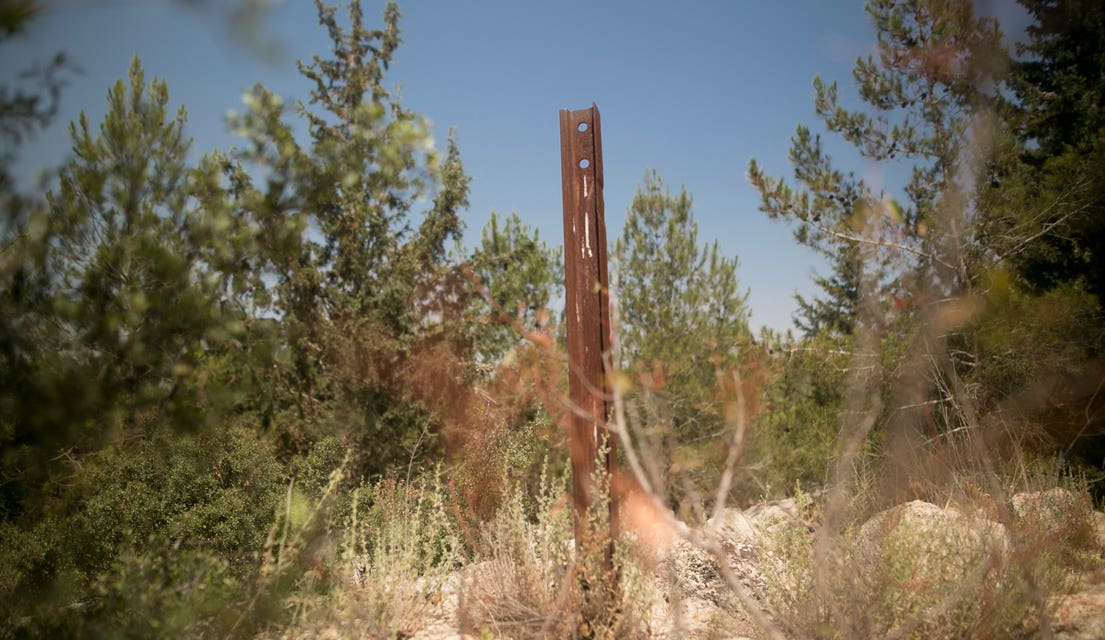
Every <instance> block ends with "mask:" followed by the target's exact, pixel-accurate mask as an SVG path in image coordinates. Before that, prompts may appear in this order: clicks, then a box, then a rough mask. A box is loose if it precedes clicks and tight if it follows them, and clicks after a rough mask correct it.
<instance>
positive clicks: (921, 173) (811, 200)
mask: <svg viewBox="0 0 1105 640" xmlns="http://www.w3.org/2000/svg"><path fill="white" fill-rule="evenodd" d="M867 12H868V14H869V15H870V16H871V19H872V21H873V23H874V25H875V30H876V35H877V38H878V51H877V53H876V54H869V55H867V56H866V57H863V58H860V59H858V60H857V61H856V66H855V68H854V70H853V74H852V75H853V78H854V80H855V82H856V84H857V87H858V91H859V97H860V98H861V99H862V101H863V102H864V103H865V104H866V106H867V108H868V109H867V110H854V111H853V110H849V109H847V108H845V107H844V106H842V105H841V102H840V94H839V89H838V86H837V84H836V83H835V82H833V83H831V84H825V83H824V82H822V81H821V79H820V78H815V79H814V92H815V107H816V111H817V114H818V115H819V116H820V117H821V119H822V122H823V123H824V125H825V128H826V129H827V130H828V131H829V132H831V133H835V134H838V135H840V136H841V137H842V138H843V139H844V140H846V141H848V142H849V143H851V144H852V145H854V146H855V147H856V149H857V151H858V152H859V153H860V155H861V156H862V157H863V158H865V159H866V160H868V161H870V162H909V163H910V164H911V165H912V167H913V175H912V178H911V179H910V181H909V183H908V184H906V185H905V186H904V189H903V193H904V195H905V198H906V200H907V203H906V204H905V206H903V205H902V204H900V203H899V202H898V199H897V198H896V197H894V196H892V195H890V194H886V193H883V192H875V191H874V190H873V189H872V188H871V187H870V186H869V185H868V184H866V183H865V182H864V181H863V180H862V179H860V178H858V177H857V176H855V175H854V174H853V173H844V172H842V171H840V170H839V169H837V168H836V166H835V163H834V161H833V159H832V158H831V157H830V156H829V155H828V154H826V153H825V152H824V149H823V145H822V143H821V137H820V136H819V135H814V134H813V133H812V132H811V131H810V130H809V128H808V127H806V126H802V125H800V126H799V127H798V129H797V132H796V133H795V135H794V137H793V138H792V139H791V151H790V159H791V162H792V163H793V165H794V177H795V179H796V181H797V182H798V184H799V185H800V186H799V187H797V188H796V187H792V186H790V185H789V184H787V183H786V182H785V181H784V180H781V179H774V178H770V177H768V176H766V175H765V174H764V173H763V171H762V170H761V169H760V167H759V166H758V165H757V164H756V162H755V161H754V160H753V161H752V163H751V164H750V167H749V177H750V179H751V181H752V183H753V185H754V186H755V187H756V188H757V189H758V190H759V191H760V193H761V195H762V197H763V201H762V205H761V209H762V210H763V211H764V212H765V213H766V214H768V215H769V216H770V217H772V218H782V219H787V220H792V221H794V222H797V223H798V224H797V227H796V230H795V238H796V239H797V240H798V241H799V242H800V243H802V244H806V245H808V246H810V247H812V248H814V249H815V250H817V251H820V252H822V253H825V254H826V255H828V256H830V257H831V258H833V261H834V263H835V264H834V269H835V270H836V275H835V277H834V278H828V279H826V280H825V281H824V282H825V283H826V284H828V283H832V282H834V281H838V282H839V283H848V285H847V286H844V287H841V288H839V290H838V291H837V292H834V293H831V294H830V297H829V298H828V299H827V300H826V302H827V303H828V304H830V305H832V306H835V307H837V308H839V309H842V310H849V309H853V308H854V306H855V301H854V300H849V299H848V297H847V296H849V295H851V294H849V293H847V292H848V291H850V290H852V289H854V288H855V284H856V282H857V281H858V282H863V283H865V286H866V287H868V288H869V289H868V290H869V292H870V294H872V295H871V299H872V300H874V299H882V300H884V301H887V302H889V301H891V300H893V299H894V297H895V296H897V297H899V298H901V297H902V296H906V295H908V294H909V293H910V291H909V289H910V288H912V287H913V286H914V283H915V282H916V280H918V279H919V280H924V281H926V282H928V283H930V285H931V286H933V287H936V288H937V289H940V290H942V291H943V293H944V294H948V293H951V292H953V291H960V290H962V289H963V288H967V289H969V288H970V287H971V286H972V282H973V280H974V278H975V277H976V275H977V272H976V271H975V270H974V267H973V261H976V260H977V257H978V256H976V255H974V254H973V253H972V251H971V247H972V243H973V242H974V241H975V239H976V238H975V236H974V235H973V233H974V229H975V227H974V225H973V223H974V222H975V221H974V220H973V218H972V216H973V211H972V208H971V207H970V206H969V197H968V196H967V195H966V194H965V193H964V191H963V188H962V184H961V181H960V178H961V177H963V176H962V175H961V172H964V171H970V170H971V167H970V166H968V165H967V164H965V162H969V161H971V156H970V155H969V154H963V153H962V152H963V150H964V149H971V148H972V141H971V138H970V136H971V135H972V133H971V125H972V117H973V116H974V115H975V114H981V113H985V112H986V111H987V110H988V109H991V108H994V106H995V105H996V103H997V100H998V94H997V91H996V86H997V84H996V83H997V82H998V80H999V79H1000V71H1001V69H1002V67H1003V64H1004V61H1005V59H1006V56H1005V53H1004V50H1003V48H1002V46H1001V37H1000V32H999V31H998V28H997V24H996V23H995V22H994V21H993V20H990V19H986V18H976V17H975V16H974V14H973V10H972V6H971V3H970V2H965V1H962V0H876V1H873V2H869V3H868V5H867ZM845 256H848V257H845ZM857 261H858V263H857ZM860 269H862V270H860ZM857 273H858V274H859V278H858V280H857V278H856V275H857ZM907 273H908V274H911V275H910V277H908V278H907V279H906V280H901V279H899V278H898V275H899V274H907ZM841 294H844V297H838V296H840V295H841ZM895 311H896V309H895V307H894V305H892V304H888V303H887V304H884V305H883V307H882V311H881V313H880V319H879V320H878V321H879V322H881V323H883V322H889V320H890V319H891V318H892V317H893V316H894V315H895ZM872 319H873V318H872ZM853 324H854V323H853Z"/></svg>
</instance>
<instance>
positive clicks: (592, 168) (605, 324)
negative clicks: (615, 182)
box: [560, 104, 618, 569]
mask: <svg viewBox="0 0 1105 640" xmlns="http://www.w3.org/2000/svg"><path fill="white" fill-rule="evenodd" d="M560 168H561V178H562V183H563V188H564V281H565V298H566V299H565V306H566V315H567V330H568V394H569V398H570V401H571V404H572V408H571V410H570V411H569V412H568V429H569V435H568V437H569V446H570V448H571V457H572V498H573V501H574V503H575V513H576V518H575V537H576V548H577V549H581V548H582V547H583V545H584V544H585V542H586V540H587V539H588V537H589V536H588V535H587V531H586V518H587V512H588V509H589V508H590V506H591V503H592V499H593V496H594V492H595V490H596V489H597V488H598V487H595V486H593V479H594V478H595V477H596V475H597V476H598V477H605V478H606V479H607V480H609V478H610V474H611V473H613V471H614V468H613V467H614V464H615V458H614V442H613V439H611V438H608V437H607V431H606V420H607V418H608V417H609V415H610V406H609V402H610V401H609V397H610V394H609V388H608V385H607V376H606V372H605V371H604V362H606V358H608V357H609V355H610V346H611V333H610V331H611V327H610V299H609V289H608V285H607V273H606V221H605V218H604V212H603V201H602V137H601V128H600V123H599V109H598V107H597V106H595V105H594V104H592V105H591V108H589V109H580V110H578V111H568V110H566V109H564V110H561V111H560ZM603 446H606V447H607V450H606V454H605V456H604V459H603V460H601V461H600V460H598V455H599V451H600V450H601V449H602V447H603ZM596 463H597V464H599V465H602V466H604V467H605V468H601V469H596ZM596 471H598V474H596V473H595V472H596ZM605 484H606V489H607V490H608V489H609V482H606V483H605ZM615 507H616V505H615V504H614V500H613V497H611V499H610V531H609V537H608V538H607V540H606V541H605V542H606V544H607V568H608V569H612V568H613V555H612V553H613V542H614V540H615V539H616V537H617V533H618V522H617V512H616V508H615Z"/></svg>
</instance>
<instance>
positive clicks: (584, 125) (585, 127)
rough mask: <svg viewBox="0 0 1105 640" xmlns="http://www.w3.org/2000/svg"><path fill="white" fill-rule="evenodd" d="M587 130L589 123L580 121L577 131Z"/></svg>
mask: <svg viewBox="0 0 1105 640" xmlns="http://www.w3.org/2000/svg"><path fill="white" fill-rule="evenodd" d="M586 130H587V123H586V122H581V123H579V126H578V127H576V131H579V132H580V133H583V132H584V131H586Z"/></svg>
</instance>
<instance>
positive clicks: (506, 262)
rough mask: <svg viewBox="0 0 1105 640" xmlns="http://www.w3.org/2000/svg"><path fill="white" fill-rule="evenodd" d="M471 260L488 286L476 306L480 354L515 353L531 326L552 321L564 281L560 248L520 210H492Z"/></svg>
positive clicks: (489, 359) (492, 359)
mask: <svg viewBox="0 0 1105 640" xmlns="http://www.w3.org/2000/svg"><path fill="white" fill-rule="evenodd" d="M471 265H472V270H473V272H474V275H475V276H476V278H477V280H478V283H479V285H480V286H481V287H482V288H483V291H482V292H481V293H483V295H482V296H481V297H480V300H479V301H478V302H477V304H474V305H472V307H471V311H472V312H473V313H476V314H478V319H477V320H475V323H478V324H477V326H479V332H478V334H477V336H476V337H475V338H474V343H475V344H477V345H478V349H479V353H478V357H479V358H480V359H481V360H482V361H483V362H485V363H487V364H493V363H496V362H498V361H499V360H501V359H502V358H503V357H504V356H505V355H506V354H508V353H510V352H511V349H512V348H513V347H515V346H517V345H518V344H519V343H520V341H521V340H523V339H524V338H525V333H526V332H528V331H533V330H535V329H537V328H539V327H540V326H542V325H545V324H547V323H548V322H549V314H548V309H549V306H550V304H551V303H552V302H553V299H554V298H555V297H556V296H558V295H559V294H560V292H561V289H562V286H561V284H560V283H561V282H563V281H564V273H563V266H562V263H561V256H560V250H559V249H556V250H553V249H550V248H549V247H548V246H547V245H546V244H545V243H544V242H543V241H542V240H541V239H540V238H539V237H538V233H537V230H536V229H531V228H530V227H528V226H527V225H525V224H523V223H522V221H521V219H519V218H518V214H516V213H511V214H510V216H508V217H507V218H505V219H501V218H500V217H499V215H498V214H497V213H495V212H492V213H491V218H490V219H489V220H488V221H487V224H486V225H485V226H484V228H483V233H482V235H481V238H480V244H479V246H478V247H476V249H475V251H474V252H473V253H472V257H471Z"/></svg>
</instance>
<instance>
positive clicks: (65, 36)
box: [0, 0, 1002, 329]
mask: <svg viewBox="0 0 1105 640" xmlns="http://www.w3.org/2000/svg"><path fill="white" fill-rule="evenodd" d="M46 4H47V7H48V8H47V10H46V11H45V12H44V13H43V14H42V15H41V16H40V17H39V19H38V20H36V21H35V22H34V23H32V24H31V25H30V27H29V29H28V30H27V32H26V33H25V34H23V35H22V36H21V37H19V38H16V39H12V40H11V41H9V42H7V43H5V44H4V45H3V46H0V56H2V57H0V60H3V64H2V65H0V68H2V69H3V70H2V71H0V82H5V83H6V82H8V81H10V79H11V78H12V77H13V74H14V72H15V70H16V69H19V68H24V67H26V66H28V65H29V64H31V63H32V62H34V61H35V60H39V61H43V62H45V61H46V60H48V59H49V57H50V56H51V55H52V54H53V53H54V52H55V51H56V50H58V49H59V48H60V49H63V50H64V51H66V52H67V53H68V54H69V55H70V56H71V57H72V58H73V59H74V60H76V61H78V62H79V64H80V66H81V67H82V68H83V74H82V75H81V76H79V77H77V78H75V79H74V80H73V81H72V83H71V84H70V85H69V87H68V89H67V91H66V93H65V94H64V96H63V104H62V113H61V117H60V118H59V124H58V125H56V126H54V127H52V128H51V129H50V130H48V131H47V132H45V133H44V134H42V135H40V136H39V137H38V138H37V139H36V140H35V141H34V143H33V145H31V147H30V148H28V149H25V150H24V151H23V155H22V160H23V165H24V166H25V167H30V166H44V165H52V164H57V163H58V162H59V161H60V160H61V159H63V158H64V157H65V154H66V153H67V151H68V141H67V137H66V132H65V126H63V123H67V122H68V121H69V120H72V119H75V118H76V116H77V114H78V113H79V112H80V110H82V109H83V110H85V111H86V112H87V113H88V115H89V117H90V118H91V120H92V122H94V123H95V122H98V121H99V119H100V118H101V117H102V115H103V113H104V110H105V104H106V102H105V95H106V92H107V89H108V87H109V85H110V84H111V83H112V82H113V81H114V80H115V79H116V78H119V77H122V76H124V75H125V73H126V69H127V65H128V63H129V62H130V59H131V57H132V56H134V55H135V54H137V55H138V56H139V57H140V58H141V59H142V62H143V65H144V67H145V69H146V73H147V75H148V76H149V75H156V76H158V77H160V78H163V79H165V80H167V81H168V84H169V90H170V93H171V97H172V102H173V104H174V106H175V105H179V104H183V105H184V106H185V107H186V109H187V110H188V113H189V133H190V134H191V135H192V137H193V138H194V140H195V146H194V150H195V151H196V152H199V153H202V152H205V151H208V150H211V149H215V148H229V147H231V146H233V145H234V144H236V141H235V139H234V138H233V136H232V135H231V134H230V133H229V132H228V131H227V127H226V126H225V122H224V116H225V114H226V113H227V111H229V110H232V109H239V108H240V107H241V95H242V93H243V92H244V91H245V90H246V89H248V88H249V87H250V86H252V85H253V84H254V83H257V82H260V83H262V84H264V85H266V86H268V87H269V88H270V89H272V90H273V91H275V92H276V93H278V94H280V95H282V96H283V97H284V98H285V99H286V100H287V101H293V100H295V99H304V100H305V99H306V98H307V92H308V89H309V87H308V85H307V84H306V83H305V82H304V81H303V80H302V79H301V78H300V77H299V75H298V73H297V72H296V70H295V65H294V61H295V60H296V59H308V58H309V57H310V56H311V55H312V54H314V53H320V54H325V53H326V51H327V46H328V40H327V38H326V34H325V31H324V30H323V29H322V28H321V27H320V26H319V25H318V23H317V19H316V17H315V10H314V3H313V2H310V1H308V0H284V1H283V2H278V3H274V4H275V6H274V7H273V8H272V10H271V11H270V13H269V14H268V16H267V18H266V21H265V23H264V25H263V29H264V34H265V36H266V37H268V38H269V39H270V40H272V41H275V42H276V43H277V44H278V45H279V49H278V51H279V55H278V56H276V58H275V59H273V60H266V59H265V58H264V57H262V56H260V55H257V54H256V52H255V51H251V50H250V49H249V48H248V47H245V46H243V45H241V44H239V43H237V42H236V35H235V34H234V33H233V31H232V30H230V29H229V28H228V27H227V25H226V23H225V21H223V20H221V19H220V18H219V13H218V12H217V11H211V10H196V9H194V8H189V6H188V3H186V2H179V1H178V2H169V1H167V0H162V1H156V0H147V1H144V2H142V1H130V2H127V1H117V2H111V1H104V2H82V1H80V0H67V1H66V0H55V1H54V2H47V3H46ZM193 4H195V3H193ZM201 4H202V3H201ZM209 4H214V5H215V6H217V2H216V3H209ZM998 4H1002V3H998ZM383 5H384V3H383V2H380V1H377V0H364V2H363V6H364V9H365V14H366V16H367V17H368V18H369V22H370V24H373V25H375V24H379V22H380V20H379V16H380V15H381V12H382V9H383ZM400 9H401V11H402V13H403V19H402V21H401V27H402V29H403V40H404V44H403V46H402V47H401V48H400V49H399V51H398V53H397V59H396V61H395V64H394V65H393V66H392V69H391V71H390V73H389V75H388V80H387V83H388V85H389V86H392V87H399V88H401V92H402V96H403V101H404V103H405V104H406V105H407V106H408V107H409V108H412V109H414V110H415V111H418V112H419V113H421V114H423V115H425V116H426V117H428V118H429V119H430V120H431V121H432V122H433V123H434V128H435V135H436V137H437V139H438V140H439V144H441V143H443V142H444V139H445V137H446V135H447V132H448V129H449V128H450V127H455V128H456V131H457V135H458V139H459V143H460V147H461V153H462V158H463V161H464V164H465V168H466V170H467V171H468V173H469V175H470V176H471V177H472V194H471V198H470V202H471V207H470V209H469V210H468V212H467V215H466V220H467V225H468V232H467V235H466V243H467V244H469V245H471V244H473V243H474V242H476V241H478V239H479V233H480V229H481V228H482V226H483V224H484V222H485V221H486V220H487V218H488V216H489V215H490V213H491V211H493V210H494V211H499V212H502V213H509V212H510V211H517V213H518V214H519V216H521V218H522V219H523V220H524V221H525V222H527V223H528V224H531V225H534V226H536V227H537V228H538V229H539V230H540V234H541V237H542V239H544V240H546V241H547V242H550V243H551V244H560V242H561V239H562V233H563V231H562V226H561V225H562V222H561V215H562V214H561V193H560V158H559V153H560V145H559V128H558V127H559V120H558V111H559V110H560V109H563V108H568V109H580V108H584V107H587V106H590V104H591V103H592V102H595V103H597V104H598V106H599V109H600V110H601V112H602V126H603V129H602V137H603V161H604V170H605V177H606V182H605V187H606V189H605V200H606V212H607V226H608V228H607V234H608V236H609V237H610V238H614V237H615V236H616V235H617V234H618V233H619V232H620V230H621V226H622V222H623V220H624V217H625V210H626V208H627V206H628V205H629V202H630V200H631V198H632V196H633V192H634V190H635V189H636V186H637V184H638V183H640V181H641V179H642V176H643V175H644V172H645V170H646V169H648V168H655V169H656V170H658V171H659V173H660V175H661V176H662V178H663V179H664V181H665V182H666V183H668V184H669V185H671V186H672V188H673V189H678V188H679V186H680V185H685V186H686V188H687V189H688V191H689V192H690V193H691V194H692V195H693V196H694V199H695V214H696V217H697V219H698V221H699V225H700V231H699V239H700V240H701V241H711V240H713V239H717V240H718V241H719V242H720V243H721V247H722V249H723V250H724V252H725V253H727V254H728V255H731V256H737V257H738V258H739V259H740V268H739V272H738V275H739V277H740V279H741V282H742V284H743V286H745V287H747V288H748V289H749V290H750V297H749V302H750V306H751V310H752V323H753V326H754V327H758V326H760V325H767V326H769V327H772V328H776V329H786V328H789V327H790V326H791V314H792V313H793V310H794V307H795V304H794V301H793V294H794V293H795V292H799V293H802V294H804V295H810V294H812V293H814V289H813V287H812V285H811V283H810V275H811V273H812V272H813V270H814V269H816V268H819V267H820V265H821V264H822V263H821V262H820V260H819V259H818V258H817V257H816V256H815V255H814V254H813V253H812V252H811V251H809V250H808V249H805V248H803V247H800V246H798V245H797V244H796V243H795V242H794V241H793V240H792V237H791V231H790V229H789V228H787V227H786V226H785V225H784V224H782V223H779V222H772V221H769V220H767V218H766V216H764V215H763V214H762V213H760V212H759V211H758V208H757V205H758V201H759V198H758V195H757V194H756V192H755V191H754V190H753V189H752V188H751V186H750V185H749V183H748V181H747V179H746V178H745V173H746V170H747V167H748V161H749V158H752V157H755V158H756V159H757V160H758V161H759V162H760V163H761V164H762V165H764V166H765V167H766V168H767V169H768V170H769V171H770V172H771V173H773V174H775V175H789V170H790V169H789V165H788V163H787V151H788V148H789V138H790V136H791V134H792V133H793V132H794V128H795V126H796V125H797V124H799V123H807V124H810V125H813V126H814V130H815V131H817V130H819V128H818V127H816V124H817V121H816V116H815V114H814V112H813V90H812V79H813V77H814V75H815V74H821V76H822V77H823V78H825V79H826V80H834V79H835V80H839V81H840V83H841V88H842V94H845V95H848V94H849V92H850V90H851V88H852V83H851V75H850V69H851V66H852V63H853V62H854V60H855V58H856V56H857V55H861V54H864V53H866V52H868V51H870V50H871V47H872V46H873V44H874V34H873V32H872V29H871V27H870V25H869V23H868V21H867V17H866V14H865V13H864V11H863V6H862V2H859V1H856V2H830V1H824V0H823V1H816V0H787V1H780V2H760V1H747V0H727V1H718V2H680V3H676V2H670V1H668V2H657V1H652V0H637V1H630V0H607V1H601V0H592V1H590V2H587V1H574V0H558V1H556V2H523V1H521V0H488V1H480V2H475V1H471V2H469V1H462V0H454V1H446V0H439V1H432V2H431V1H429V0H408V1H406V2H400ZM830 149H832V150H834V151H835V152H837V154H838V155H840V156H841V157H842V159H844V160H845V162H848V163H851V164H849V165H847V166H849V167H850V168H852V169H854V170H856V171H857V172H861V173H863V174H864V175H868V176H871V177H873V178H874V179H875V180H879V179H880V178H879V176H881V175H883V173H884V172H887V171H889V173H890V174H896V173H901V171H895V169H894V167H890V168H883V167H875V166H866V165H864V164H862V163H860V162H859V161H858V160H857V159H856V158H855V157H854V156H853V155H852V154H850V153H849V150H848V149H847V148H845V147H843V146H839V145H833V146H831V147H830Z"/></svg>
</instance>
